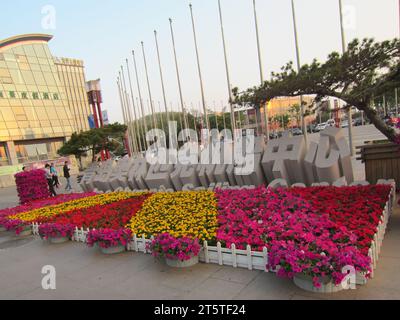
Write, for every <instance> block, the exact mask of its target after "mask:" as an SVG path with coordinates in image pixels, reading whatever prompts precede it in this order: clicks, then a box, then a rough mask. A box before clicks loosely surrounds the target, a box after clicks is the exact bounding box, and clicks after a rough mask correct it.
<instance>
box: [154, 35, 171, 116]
mask: <svg viewBox="0 0 400 320" xmlns="http://www.w3.org/2000/svg"><path fill="white" fill-rule="evenodd" d="M154 39H155V40H156V48H157V58H158V66H159V69H160V79H161V88H162V93H163V99H164V109H165V114H166V117H167V123H168V122H169V114H168V105H167V98H166V97H165V86H164V77H163V72H162V67H161V58H160V50H159V48H158V40H157V31H156V30H154Z"/></svg>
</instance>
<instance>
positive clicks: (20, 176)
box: [15, 169, 50, 204]
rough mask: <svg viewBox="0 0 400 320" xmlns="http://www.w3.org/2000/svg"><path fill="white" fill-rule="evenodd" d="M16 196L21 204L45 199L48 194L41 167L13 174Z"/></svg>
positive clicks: (44, 175)
mask: <svg viewBox="0 0 400 320" xmlns="http://www.w3.org/2000/svg"><path fill="white" fill-rule="evenodd" d="M15 184H16V185H17V192H18V197H19V200H20V203H21V204H24V203H27V202H30V201H33V200H37V199H45V198H48V197H49V196H50V191H49V187H48V184H47V180H46V174H45V171H44V170H42V169H37V170H30V171H26V172H20V173H17V174H15Z"/></svg>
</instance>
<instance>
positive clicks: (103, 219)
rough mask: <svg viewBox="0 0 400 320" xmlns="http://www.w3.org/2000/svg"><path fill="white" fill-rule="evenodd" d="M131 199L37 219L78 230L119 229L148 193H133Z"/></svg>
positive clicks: (138, 207)
mask: <svg viewBox="0 0 400 320" xmlns="http://www.w3.org/2000/svg"><path fill="white" fill-rule="evenodd" d="M133 195H134V197H133V198H129V199H125V200H121V201H118V202H113V203H110V204H105V205H95V206H93V207H88V208H82V209H75V210H72V211H68V212H66V213H62V214H59V215H56V216H51V217H45V218H39V219H38V220H39V221H40V222H52V223H56V224H72V225H74V226H77V227H78V228H81V227H83V228H85V229H86V228H90V229H93V228H95V229H100V228H105V229H115V230H116V229H120V228H122V227H124V226H125V225H126V224H127V223H128V222H129V220H130V219H131V218H132V216H134V215H135V214H136V212H137V211H139V210H140V209H141V208H142V205H143V202H144V201H145V200H146V199H147V198H148V197H149V196H150V195H151V194H150V193H139V192H138V193H135V194H133Z"/></svg>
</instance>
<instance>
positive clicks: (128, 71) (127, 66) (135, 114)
mask: <svg viewBox="0 0 400 320" xmlns="http://www.w3.org/2000/svg"><path fill="white" fill-rule="evenodd" d="M126 72H127V74H128V82H129V88H130V92H131V99H132V106H133V114H134V117H135V122H134V127H135V129H136V135H137V137H140V136H141V135H142V134H143V133H141V132H140V125H139V121H138V119H139V117H138V116H137V113H136V106H135V98H134V97H133V87H132V79H131V71H130V69H129V62H128V59H126ZM138 146H139V148H140V150H139V151H140V152H142V151H143V150H144V149H143V147H142V142H141V140H140V139H138Z"/></svg>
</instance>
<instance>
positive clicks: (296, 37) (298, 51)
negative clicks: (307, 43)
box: [291, 0, 308, 146]
mask: <svg viewBox="0 0 400 320" xmlns="http://www.w3.org/2000/svg"><path fill="white" fill-rule="evenodd" d="M291 1H292V16H293V29H294V40H295V46H296V60H297V71H298V72H299V71H300V49H299V39H298V36H297V24H296V12H295V7H294V0H291ZM300 110H301V111H300V112H301V127H302V130H303V135H304V140H305V143H306V146H307V145H308V132H307V126H306V121H305V117H304V105H303V96H302V95H301V96H300Z"/></svg>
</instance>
